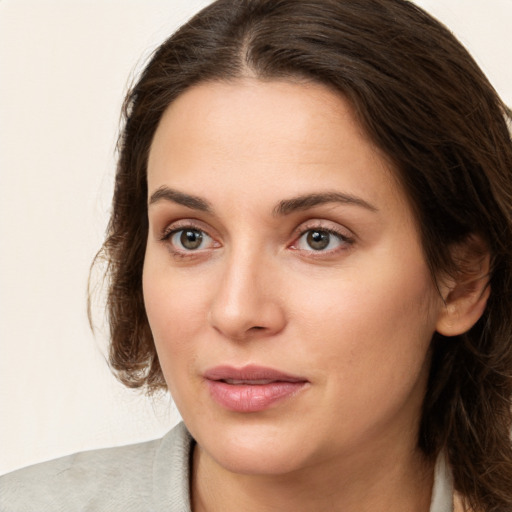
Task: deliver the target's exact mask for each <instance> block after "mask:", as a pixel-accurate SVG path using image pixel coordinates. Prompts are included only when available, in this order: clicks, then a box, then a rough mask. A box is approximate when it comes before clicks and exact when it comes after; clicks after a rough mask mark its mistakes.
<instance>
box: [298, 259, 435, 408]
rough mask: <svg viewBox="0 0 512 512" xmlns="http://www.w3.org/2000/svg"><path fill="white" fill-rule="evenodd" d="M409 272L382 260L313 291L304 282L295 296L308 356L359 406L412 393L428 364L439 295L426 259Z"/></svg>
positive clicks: (410, 265)
mask: <svg viewBox="0 0 512 512" xmlns="http://www.w3.org/2000/svg"><path fill="white" fill-rule="evenodd" d="M394 261H395V262H396V259H394ZM399 263H400V260H399ZM403 265H407V266H403ZM403 265H402V264H393V266H391V265H386V264H385V261H384V260H383V259H382V260H381V261H380V264H379V265H378V266H376V265H375V264H374V265H373V266H372V267H370V266H367V265H361V267H360V268H351V269H350V271H349V272H347V273H344V275H343V276H340V277H339V279H336V280H334V279H326V280H325V281H319V280H317V282H316V284H315V286H314V287H312V286H311V283H309V284H310V286H307V283H306V282H302V283H301V285H300V286H297V287H296V288H295V290H294V293H289V297H290V298H291V300H292V301H293V308H294V313H293V316H294V317H295V318H297V319H299V323H300V327H299V328H297V333H299V332H300V336H301V338H302V339H305V340H307V344H304V345H303V347H304V348H303V349H304V351H309V356H310V357H312V358H313V359H314V361H315V363H314V364H315V366H316V367H317V368H319V369H324V370H326V372H327V373H328V374H329V375H330V379H331V382H332V383H333V385H336V386H338V387H339V388H341V389H342V390H351V391H350V392H351V393H352V396H354V397H358V398H359V399H363V398H364V399H365V400H368V399H370V400H371V396H372V394H373V396H375V397H380V396H381V393H382V392H384V393H387V392H388V390H390V389H396V388H401V389H402V390H404V391H405V390H406V388H408V387H409V388H410V387H411V386H412V385H413V383H414V382H415V380H417V378H418V377H419V375H420V373H421V372H422V370H423V368H424V366H425V365H426V362H427V354H428V349H429V345H430V340H431V337H432V335H433V333H434V330H435V315H434V314H433V312H434V311H435V308H434V306H433V304H434V301H435V297H436V294H435V288H434V286H433V284H432V282H431V279H430V275H429V272H428V270H427V268H426V265H424V264H423V263H422V260H421V259H415V260H414V261H413V262H403ZM403 269H412V270H410V271H407V272H405V271H403ZM347 276H348V277H347ZM301 348H302V347H301ZM334 383H335V384H334ZM363 383H364V385H363ZM370 383H372V385H369V384H370ZM344 393H345V392H344Z"/></svg>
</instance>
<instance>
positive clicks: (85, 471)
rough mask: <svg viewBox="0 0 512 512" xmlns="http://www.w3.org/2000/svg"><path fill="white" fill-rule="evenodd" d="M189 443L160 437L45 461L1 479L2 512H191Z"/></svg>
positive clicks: (175, 435)
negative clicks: (144, 441)
mask: <svg viewBox="0 0 512 512" xmlns="http://www.w3.org/2000/svg"><path fill="white" fill-rule="evenodd" d="M191 446H192V438H191V437H190V435H189V433H188V432H187V430H186V428H185V426H184V425H183V423H180V424H179V425H177V426H176V427H174V428H173V429H172V430H171V431H170V432H169V433H168V434H166V435H165V436H164V437H163V438H161V439H157V440H155V441H149V442H146V443H139V444H134V445H130V446H120V447H117V448H105V449H103V450H92V451H88V452H81V453H77V454H75V455H69V456H67V457H62V458H59V459H56V460H52V461H50V462H43V463H41V464H36V465H35V466H30V467H28V468H24V469H20V470H18V471H14V472H13V473H9V474H7V475H4V476H2V477H0V511H1V512H75V511H76V512H78V511H80V512H86V511H87V512H102V511H108V512H160V511H162V512H163V511H165V512H190V500H189V493H188V488H189V483H188V480H189V467H190V463H189V457H190V454H191Z"/></svg>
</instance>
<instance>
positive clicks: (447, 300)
mask: <svg viewBox="0 0 512 512" xmlns="http://www.w3.org/2000/svg"><path fill="white" fill-rule="evenodd" d="M454 252H455V254H454V261H455V262H456V263H457V266H458V269H457V272H456V275H455V276H452V277H451V278H450V279H449V280H448V281H449V282H447V283H445V285H444V286H443V287H442V290H441V292H442V295H443V299H444V304H443V305H442V306H441V309H440V311H439V315H438V319H437V323H436V330H437V332H438V333H439V334H442V335H443V336H457V335H459V334H463V333H465V332H467V331H469V329H471V327H473V325H475V324H476V322H477V321H478V320H479V318H480V317H481V316H482V314H483V312H484V310H485V307H486V305H487V300H488V299H489V295H490V292H491V288H490V284H489V277H490V259H491V258H490V254H489V251H488V250H487V247H486V245H485V243H484V242H483V240H481V239H480V238H479V237H476V236H474V235H473V236H471V237H470V238H469V239H468V240H467V241H466V242H465V243H464V244H463V245H458V246H457V248H456V249H454Z"/></svg>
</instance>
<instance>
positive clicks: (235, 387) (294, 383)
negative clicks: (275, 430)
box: [203, 365, 309, 413]
mask: <svg viewBox="0 0 512 512" xmlns="http://www.w3.org/2000/svg"><path fill="white" fill-rule="evenodd" d="M203 376H204V378H205V381H206V383H207V385H208V388H209V391H210V396H211V397H212V398H213V400H214V401H215V402H216V403H217V404H218V405H220V406H221V407H223V408H225V409H228V410H230V411H234V412H242V413H250V412H259V411H263V410H266V409H268V408H270V407H273V406H274V405H275V404H277V403H278V402H282V401H284V400H286V399H291V398H292V397H293V396H295V395H296V394H297V393H298V392H299V391H301V390H302V389H304V388H306V387H307V385H308V384H309V381H308V380H307V379H305V378H304V377H299V376H295V375H290V374H288V373H284V372H281V371H278V370H274V369H272V368H265V367H261V366H253V365H250V366H245V367H243V368H234V367H230V366H217V367H214V368H211V369H209V370H207V371H206V372H205V373H204V375H203Z"/></svg>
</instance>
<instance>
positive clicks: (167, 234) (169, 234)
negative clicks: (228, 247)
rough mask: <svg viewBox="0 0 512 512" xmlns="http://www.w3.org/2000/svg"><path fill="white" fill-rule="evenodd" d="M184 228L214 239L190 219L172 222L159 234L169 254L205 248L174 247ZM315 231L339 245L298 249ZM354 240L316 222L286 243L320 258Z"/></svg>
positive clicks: (194, 254)
mask: <svg viewBox="0 0 512 512" xmlns="http://www.w3.org/2000/svg"><path fill="white" fill-rule="evenodd" d="M186 230H190V231H196V232H199V233H201V234H202V235H203V236H204V235H206V236H207V237H208V238H210V239H211V240H212V241H214V240H215V239H214V238H213V237H212V236H210V235H209V234H208V233H207V232H206V231H205V230H204V229H203V228H202V227H200V226H198V225H196V224H194V223H191V222H190V221H187V223H185V224H182V225H180V224H178V225H176V224H174V225H172V226H169V227H167V228H166V229H165V230H164V231H163V233H162V235H161V236H160V241H161V242H163V243H165V244H166V245H167V247H168V249H169V251H170V252H171V254H172V255H173V256H174V257H176V258H180V259H184V258H193V257H197V256H198V255H199V253H200V252H202V251H203V250H205V249H197V250H194V249H189V250H187V249H176V248H175V247H174V244H173V243H172V242H171V241H172V238H173V236H175V235H176V234H178V233H181V232H184V231H186ZM315 231H316V232H319V233H326V234H328V235H330V236H334V237H336V238H337V239H338V240H339V242H340V245H341V246H339V247H336V248H334V249H330V250H323V249H319V250H316V249H313V248H310V249H300V248H298V247H297V244H298V243H299V241H300V240H301V239H302V238H303V237H304V236H305V235H306V234H308V233H312V232H315ZM330 242H331V241H329V244H330ZM354 242H355V239H354V238H353V237H351V236H348V235H347V234H346V233H342V232H341V230H336V229H333V228H331V227H324V226H322V225H321V224H318V223H316V224H312V225H306V226H304V227H302V228H301V229H300V230H299V231H298V232H297V234H296V235H295V238H294V241H293V242H292V243H291V244H290V245H288V248H290V249H292V250H296V251H302V252H306V253H307V254H308V256H309V257H315V258H322V257H326V256H327V255H334V254H337V253H338V252H339V251H343V250H347V249H349V248H350V246H352V245H353V244H354ZM217 247H220V244H218V242H217Z"/></svg>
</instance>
